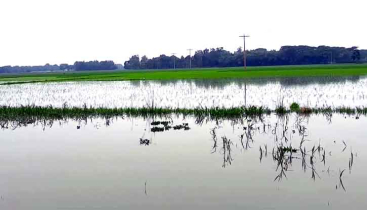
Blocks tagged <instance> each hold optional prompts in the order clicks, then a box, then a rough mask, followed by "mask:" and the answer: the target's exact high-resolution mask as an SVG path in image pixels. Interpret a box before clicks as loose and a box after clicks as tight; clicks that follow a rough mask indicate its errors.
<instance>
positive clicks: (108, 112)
mask: <svg viewBox="0 0 367 210" xmlns="http://www.w3.org/2000/svg"><path fill="white" fill-rule="evenodd" d="M272 113H275V114H278V115H279V114H287V113H298V114H300V115H309V114H327V115H332V114H333V113H339V114H347V115H367V108H350V107H340V108H330V107H328V108H305V107H301V108H300V109H299V110H298V111H292V110H288V109H285V108H284V107H281V108H277V109H276V110H270V109H268V108H264V107H255V106H251V107H247V108H246V107H234V108H197V109H179V108H178V109H170V108H112V109H111V108H93V107H89V108H88V107H86V106H85V107H84V108H77V107H66V106H64V107H62V108H55V107H51V106H49V107H38V106H21V107H9V106H1V107H0V122H6V121H17V122H20V123H21V124H31V123H34V122H35V121H40V120H65V119H74V120H81V119H87V118H95V117H101V118H113V117H144V118H148V117H167V118H169V117H170V116H171V115H183V116H193V117H195V118H197V119H202V120H204V119H210V120H216V119H241V118H244V117H246V116H262V115H269V114H272Z"/></svg>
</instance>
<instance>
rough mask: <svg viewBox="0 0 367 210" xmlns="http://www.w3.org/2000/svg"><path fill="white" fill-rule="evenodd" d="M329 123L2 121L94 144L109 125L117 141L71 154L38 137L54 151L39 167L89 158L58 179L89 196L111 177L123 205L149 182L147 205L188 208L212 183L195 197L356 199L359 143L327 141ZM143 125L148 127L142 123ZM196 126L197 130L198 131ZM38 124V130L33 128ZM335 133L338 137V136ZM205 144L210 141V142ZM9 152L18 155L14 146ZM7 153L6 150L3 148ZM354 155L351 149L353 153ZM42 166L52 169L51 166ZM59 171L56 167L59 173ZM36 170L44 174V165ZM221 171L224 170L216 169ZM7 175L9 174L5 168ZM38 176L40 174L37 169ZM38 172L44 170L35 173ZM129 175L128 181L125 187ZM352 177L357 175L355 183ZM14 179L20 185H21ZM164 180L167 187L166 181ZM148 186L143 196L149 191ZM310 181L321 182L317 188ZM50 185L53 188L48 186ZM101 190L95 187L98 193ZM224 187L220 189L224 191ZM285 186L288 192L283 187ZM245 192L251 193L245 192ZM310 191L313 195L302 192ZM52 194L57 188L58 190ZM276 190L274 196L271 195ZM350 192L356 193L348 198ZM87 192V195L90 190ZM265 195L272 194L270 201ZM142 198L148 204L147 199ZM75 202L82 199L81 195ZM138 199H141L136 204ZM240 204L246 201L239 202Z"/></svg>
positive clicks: (305, 119) (282, 119)
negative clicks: (324, 195)
mask: <svg viewBox="0 0 367 210" xmlns="http://www.w3.org/2000/svg"><path fill="white" fill-rule="evenodd" d="M316 117H319V118H320V119H318V120H316V121H315V120H314V121H312V119H314V118H316ZM329 117H330V119H328V118H326V117H322V116H316V115H312V116H305V115H296V114H288V115H282V116H276V115H271V116H261V117H247V118H243V119H237V120H235V121H227V120H217V121H210V120H209V119H207V118H205V119H191V118H182V117H180V116H178V117H175V116H171V117H170V118H169V119H168V118H167V119H157V118H154V119H141V118H140V119H135V118H134V119H129V118H125V119H122V118H111V119H100V120H97V119H84V120H79V121H77V122H75V121H73V120H67V119H65V120H61V121H52V120H50V121H47V120H39V121H38V120H33V121H24V120H20V121H17V119H12V120H11V121H9V120H2V121H1V123H0V124H1V125H2V126H1V128H2V129H3V130H2V131H3V132H6V131H8V130H10V129H12V130H14V131H11V133H10V134H8V135H15V134H18V133H19V134H21V132H25V131H27V130H32V131H33V130H35V129H37V128H38V127H41V128H42V129H43V130H44V133H47V131H52V132H53V131H54V130H57V129H58V126H55V125H60V127H61V129H60V130H61V131H59V132H62V133H66V132H65V130H63V127H64V126H65V127H66V126H67V124H72V129H73V130H70V131H69V132H71V133H73V132H75V133H81V134H80V135H81V136H87V138H85V139H84V143H85V142H90V141H92V142H93V141H94V139H93V138H94V137H93V135H95V134H96V132H95V133H93V132H94V131H96V130H98V129H103V128H102V127H103V126H104V127H106V128H105V129H108V133H109V135H110V134H113V133H114V132H115V133H116V134H117V135H116V136H113V135H111V136H110V137H109V138H108V140H107V141H100V140H95V145H94V146H95V148H93V147H92V146H91V145H89V144H86V145H84V144H82V142H83V141H82V140H79V139H78V140H75V139H73V140H71V141H70V142H71V143H70V145H67V146H66V152H65V151H63V152H65V153H63V152H58V151H57V150H54V148H53V147H58V145H59V144H60V142H64V141H67V140H68V138H67V137H63V138H61V139H59V141H58V140H54V139H49V140H47V141H43V142H42V143H41V144H37V138H38V137H41V136H42V133H40V134H38V135H37V138H31V141H29V142H30V144H31V145H32V144H36V146H35V147H37V148H38V147H39V145H42V146H43V144H51V145H52V146H50V145H48V146H49V147H47V150H45V149H42V150H41V151H43V152H45V155H43V156H41V158H40V159H39V160H38V159H35V162H37V160H38V161H42V159H43V158H45V159H47V160H48V161H51V162H52V161H55V164H57V166H59V161H60V162H63V161H65V162H63V164H64V165H65V168H66V169H65V170H66V171H69V170H70V167H71V166H70V165H72V164H76V165H78V164H77V163H79V161H81V160H83V159H84V158H86V157H88V158H91V162H92V164H91V165H88V166H84V165H83V164H81V165H78V167H80V168H81V169H80V170H79V169H77V167H75V166H73V167H75V168H74V169H73V170H74V171H75V172H73V173H75V174H68V173H67V174H66V175H65V174H64V175H62V176H61V178H60V177H58V179H57V180H61V181H60V182H61V183H62V184H64V183H69V184H70V183H72V184H73V185H74V184H76V185H81V187H80V186H79V187H80V188H81V189H82V190H83V187H84V190H85V189H87V190H89V189H90V188H91V189H96V188H103V186H100V185H98V184H96V183H99V182H102V184H104V182H105V180H109V179H110V178H111V179H112V180H113V181H111V182H113V184H112V185H113V186H112V188H113V189H115V188H118V189H120V188H121V189H122V190H121V191H118V192H117V193H116V195H117V197H118V199H117V203H118V202H120V201H121V199H123V198H121V197H122V196H121V195H120V194H121V193H122V191H123V192H125V193H126V194H124V195H125V196H128V194H129V193H130V191H131V192H132V193H131V194H132V195H131V196H137V194H138V193H136V192H135V191H134V189H139V192H140V193H141V194H143V195H144V196H146V195H148V193H147V182H146V180H149V192H150V193H149V196H146V197H144V199H148V198H149V197H153V196H154V199H161V200H162V198H166V197H168V196H169V194H172V193H173V194H175V193H177V194H175V195H176V196H181V197H180V198H182V201H183V202H185V203H189V201H190V199H191V197H188V196H190V194H191V193H193V192H196V191H197V190H199V189H198V188H200V189H202V188H203V187H202V186H204V184H202V182H205V181H208V182H205V185H206V187H207V188H208V189H204V190H203V191H200V192H198V194H195V196H196V197H200V196H204V197H205V196H206V193H209V192H208V191H213V192H216V193H218V195H221V196H223V195H226V194H230V196H229V197H226V198H227V199H230V198H231V197H232V196H239V197H241V198H242V196H244V195H245V196H249V195H248V194H245V192H244V191H248V189H251V193H259V194H258V195H259V199H265V201H268V200H267V199H271V198H268V197H271V196H270V195H272V194H276V193H280V194H284V195H287V192H288V191H291V192H292V193H295V194H296V195H297V196H299V197H302V196H306V198H307V196H310V195H307V193H308V191H307V190H310V189H311V188H313V187H314V188H315V189H314V190H315V192H317V191H318V190H324V191H327V190H328V189H330V190H329V191H328V192H330V191H333V192H335V193H342V195H341V196H344V195H345V196H347V194H351V195H355V194H353V193H355V192H354V191H355V190H356V189H354V188H358V185H356V184H355V183H356V182H357V183H358V182H360V183H362V184H363V180H361V179H360V177H359V176H361V171H359V170H361V169H360V168H361V167H356V166H358V165H356V157H357V154H356V153H355V152H356V151H352V150H351V147H352V146H354V143H355V142H354V143H353V142H351V141H350V139H349V140H348V139H343V138H340V139H339V138H338V139H325V135H324V136H322V134H324V133H325V131H324V130H322V129H319V127H320V125H330V126H331V125H332V124H329V123H331V122H332V121H331V116H329ZM333 117H335V118H336V119H334V118H333V124H334V123H338V122H340V119H343V120H344V117H343V116H338V115H336V116H333ZM352 119H353V120H354V121H355V122H356V123H360V121H361V120H358V121H357V120H355V119H354V118H353V117H351V118H348V119H345V120H352ZM129 120H130V121H131V128H128V129H126V127H127V126H128V125H129V124H130V122H128V123H126V124H124V125H125V126H120V127H119V126H115V124H118V125H120V124H119V123H120V122H121V121H123V122H126V121H129ZM334 121H335V122H334ZM137 122H141V123H140V124H139V123H137ZM195 122H196V125H194V123H195ZM73 123H74V124H73ZM76 124H77V125H78V126H80V129H79V130H77V129H76V128H75V126H76ZM87 125H89V126H93V127H95V128H98V129H93V127H92V129H88V128H89V127H88V126H87ZM189 125H190V129H185V128H189ZM33 126H34V127H35V128H32V127H33ZM168 127H171V129H168ZM174 127H177V129H174ZM153 128H163V130H164V132H155V130H152V129H153ZM166 128H167V129H166ZM178 128H179V129H178ZM114 129H115V131H114ZM124 129H125V130H124ZM334 129H335V130H334V131H337V129H336V128H334ZM122 130H123V132H122ZM105 131H106V130H103V132H101V133H100V135H101V136H103V137H104V136H105V134H106V132H105ZM41 132H43V131H41ZM52 132H49V133H52ZM340 132H341V130H340ZM132 134H136V135H132ZM142 134H143V135H142ZM328 135H332V133H330V134H328ZM205 138H206V140H207V142H205ZM203 139H204V141H203ZM130 140H131V141H130ZM153 141H154V142H153ZM334 141H335V142H334ZM101 142H104V143H105V144H106V145H105V147H101V145H102V143H101ZM113 142H115V143H116V142H118V144H116V145H119V146H117V147H116V146H112V145H115V144H113ZM2 143H3V142H2ZM19 143H24V142H19ZM79 144H80V145H79ZM76 145H79V146H80V148H77V147H78V146H76ZM92 145H93V144H92ZM42 146H41V147H42ZM83 146H86V147H83ZM88 146H90V147H92V148H93V149H92V150H91V151H90V153H83V155H80V154H79V152H81V153H82V152H83V151H85V150H87V149H88V148H89V147H88ZM8 147H9V148H10V149H11V146H8ZM0 148H6V147H4V146H3V147H0ZM31 148H32V147H31ZM76 148H77V149H76ZM353 148H355V147H353ZM6 149H8V148H6ZM34 150H35V149H34ZM48 150H50V152H48ZM73 150H75V153H76V154H77V155H76V158H75V159H73V158H72V157H71V155H70V153H69V152H70V151H73ZM4 151H6V150H3V151H2V152H3V153H1V154H4ZM20 151H21V150H20ZM27 151H28V150H27ZM29 151H32V149H29ZM103 151H105V152H106V153H108V154H109V155H110V153H112V154H114V155H111V158H108V156H107V155H105V156H104V155H101V154H100V153H103ZM122 151H123V152H122ZM348 151H350V153H349V152H348ZM36 152H37V150H36V151H34V153H36ZM126 153H130V155H126V156H124V155H125V154H126ZM15 155H16V154H15ZM28 155H29V156H30V158H33V159H34V154H33V151H32V152H29V154H28V152H27V154H26V156H27V157H26V158H28ZM32 155H33V156H32ZM7 156H9V154H6V155H3V156H1V160H2V161H3V162H2V164H1V165H6V163H7V162H6V161H9V162H10V163H14V162H16V163H15V164H17V161H18V160H17V159H16V158H14V159H15V161H14V162H12V156H11V155H10V158H9V157H7ZM157 157H162V158H157ZM6 158H8V159H6ZM33 159H32V161H33ZM361 159H363V158H358V164H360V162H361ZM26 160H28V159H26ZM347 161H348V163H347ZM25 162H26V163H25V165H26V166H27V167H28V164H30V163H29V162H27V161H25ZM42 163H43V164H45V163H44V162H42ZM69 164H70V165H69ZM101 165H102V166H103V167H106V169H105V170H106V171H103V172H101V171H98V167H101ZM121 165H123V169H121V171H119V172H115V171H114V170H117V169H116V168H121ZM46 166H47V164H46V165H41V164H40V165H38V167H40V168H41V169H39V170H41V171H42V173H43V170H46V169H45V168H46ZM61 166H62V164H61ZM116 166H117V167H116ZM9 167H10V169H11V170H15V169H13V166H9ZM53 167H54V166H52V167H51V168H53ZM14 168H16V169H17V170H18V168H21V167H14ZM35 168H36V169H37V167H35ZM88 168H91V171H93V172H92V173H91V174H94V170H95V169H97V172H96V173H97V175H96V176H97V177H102V178H100V179H97V178H95V177H93V178H91V177H90V176H92V175H90V174H89V173H84V170H87V169H88ZM216 168H219V169H220V170H219V169H218V170H216ZM10 169H9V170H10ZM3 170H4V171H6V170H5V169H3ZM27 170H31V169H27ZM33 170H35V169H34V168H33ZM144 170H146V171H147V172H146V174H145V175H142V174H143V172H142V171H144ZM348 171H349V174H348ZM58 172H59V171H58V169H57V170H56V171H52V173H51V175H50V176H51V177H52V176H57V174H58ZM32 173H36V172H34V171H33V172H32ZM98 173H99V174H98ZM352 173H353V174H352ZM102 175H103V176H102ZM349 175H350V176H349ZM362 175H363V173H362ZM0 176H4V174H0ZM104 176H105V177H107V178H105V177H104ZM124 176H127V177H128V178H126V179H125V180H123V181H121V179H122V178H123V177H124ZM64 177H68V178H69V179H71V178H70V177H77V178H78V179H77V180H76V181H75V182H72V181H69V180H63V178H64ZM223 177H231V179H232V178H233V177H234V178H233V182H234V183H235V184H234V183H232V182H230V181H228V180H226V181H225V182H218V181H217V180H219V179H218V178H223ZM350 177H353V179H351V178H350ZM354 178H355V179H354ZM9 179H10V180H11V181H12V182H15V183H17V182H16V181H17V179H14V180H13V179H12V178H9ZM18 179H19V178H18ZM51 179H52V180H53V179H54V178H53V177H52V178H51ZM65 179H66V178H65ZM84 180H87V181H84ZM157 180H163V181H161V182H158V181H157ZM177 180H179V181H177ZM203 180H204V181H203ZM238 180H240V181H238ZM244 180H245V181H244ZM294 180H296V181H294ZM119 182H121V183H123V184H122V186H118V183H119ZM144 182H145V184H144V191H143V189H142V186H143V183H144ZM250 182H253V183H250ZM310 182H311V183H316V184H315V185H312V184H310ZM130 183H133V184H134V185H133V186H132V187H131V186H130V188H128V190H125V187H126V186H125V185H129V184H130ZM136 183H137V184H136ZM213 183H214V184H213ZM299 183H303V184H299ZM353 183H354V185H353ZM0 184H1V179H0ZM83 184H84V185H83ZM102 184H101V185H102ZM135 184H136V185H135ZM241 184H243V185H241ZM45 185H47V183H46V184H45ZM94 185H96V186H94ZM115 185H116V186H115ZM237 185H239V186H238V188H236V187H237ZM292 185H294V186H292ZM306 185H309V186H306ZM93 186H94V187H95V188H93ZM137 186H138V187H137ZM176 186H178V187H176ZM193 186H194V187H193ZM196 186H198V188H195V187H196ZM217 186H218V188H216V187H217ZM264 186H265V187H264ZM283 186H284V187H285V188H283V189H278V188H281V187H283ZM315 186H316V187H315ZM119 187H120V188H119ZM190 187H191V188H190ZM286 187H287V188H286ZM45 188H47V187H45ZM112 188H111V189H112ZM233 188H235V190H233V192H232V189H233ZM273 188H276V190H274V191H271V189H273ZM297 188H300V189H301V190H298V189H297ZM111 189H108V190H111ZM171 189H172V190H171ZM221 189H228V191H226V190H224V191H221ZM241 189H242V190H243V191H241ZM303 189H304V190H305V191H306V192H302V190H303ZM50 190H55V189H52V188H51V189H50ZM57 190H59V191H60V192H61V193H62V196H65V191H62V190H63V188H61V187H60V188H57V189H56V190H55V191H57ZM82 190H81V191H82ZM108 190H105V191H103V193H106V192H110V191H108ZM129 190H130V191H129ZM185 190H186V191H187V192H186V191H185ZM206 190H208V191H206ZM236 190H237V191H236ZM269 190H270V191H271V192H269ZM292 190H293V191H292ZM111 191H112V190H111ZM347 191H348V193H345V192H347ZM83 192H84V193H85V192H86V191H83ZM153 192H154V193H153ZM229 192H230V193H229ZM0 193H1V189H0ZM37 193H40V190H38V191H37ZM87 193H90V194H91V195H92V196H93V197H94V194H93V193H95V192H94V191H93V192H90V191H88V192H87ZM134 193H135V194H134ZM267 193H269V194H267ZM112 194H113V193H111V195H112ZM310 194H312V193H310ZM26 195H28V194H26ZM262 195H267V196H264V198H263V197H262ZM23 196H24V195H23ZM79 196H80V195H79ZM185 196H186V197H185ZM288 196H289V195H288ZM334 196H335V195H334ZM76 197H77V196H76ZM330 197H331V196H330ZM139 198H140V199H141V197H139ZM200 198H201V197H200ZM246 198H248V200H251V199H250V198H253V197H251V195H250V197H246ZM337 198H338V197H336V199H337ZM70 199H71V200H72V199H75V197H72V198H70ZM131 199H132V200H133V198H131ZM279 199H280V198H279ZM328 199H329V198H328ZM66 200H67V199H66ZM137 200H138V204H137V206H138V205H142V204H141V203H140V202H143V201H142V200H139V199H138V198H137ZM161 200H160V201H161ZM164 200H166V199H164ZM82 201H83V200H82ZM124 201H126V200H124ZM144 201H145V200H144ZM236 201H237V202H239V200H236ZM92 202H93V201H92ZM115 202H116V201H115ZM172 202H173V201H172ZM253 202H254V203H255V204H254V205H256V204H257V205H260V204H259V203H258V202H259V201H258V200H255V201H253ZM273 202H275V201H273ZM336 202H337V201H335V203H336ZM358 202H360V203H362V204H363V202H364V201H361V200H358ZM325 203H327V202H325ZM150 204H151V203H150ZM216 204H217V203H216ZM292 204H293V203H292ZM0 205H1V204H0ZM261 205H262V204H261ZM144 207H149V205H144ZM44 209H46V208H44ZM154 209H159V208H154ZM216 209H218V208H216ZM293 209H294V208H293ZM321 209H322V208H321Z"/></svg>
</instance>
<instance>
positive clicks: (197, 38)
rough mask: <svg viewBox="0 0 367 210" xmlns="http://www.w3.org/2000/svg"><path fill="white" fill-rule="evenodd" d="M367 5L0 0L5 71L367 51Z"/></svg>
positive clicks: (348, 0)
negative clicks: (192, 56) (318, 50)
mask: <svg viewBox="0 0 367 210" xmlns="http://www.w3.org/2000/svg"><path fill="white" fill-rule="evenodd" d="M366 8H367V1H366V0H0V66H3V65H44V64H46V63H50V64H60V63H69V64H72V63H74V61H76V60H79V61H80V60H86V61H87V60H113V61H115V62H116V63H123V62H124V61H126V60H127V59H128V58H129V57H130V56H131V55H134V54H139V55H141V56H142V55H147V56H148V57H152V56H158V55H160V54H166V55H170V54H171V53H177V55H179V56H180V55H186V54H187V53H188V52H187V49H188V48H193V49H196V50H198V49H203V48H212V47H224V48H225V49H228V50H230V51H234V50H236V49H237V48H238V47H239V46H241V45H242V40H241V39H240V38H239V35H241V34H243V33H247V34H249V35H250V36H251V37H250V38H249V39H248V45H247V47H248V49H255V48H260V47H262V48H267V49H279V47H280V46H283V45H312V46H318V45H331V46H345V47H351V46H359V47H360V48H367V29H366V28H367V18H366V16H365V12H366Z"/></svg>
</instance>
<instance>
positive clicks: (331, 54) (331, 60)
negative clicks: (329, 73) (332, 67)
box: [330, 51, 333, 64]
mask: <svg viewBox="0 0 367 210" xmlns="http://www.w3.org/2000/svg"><path fill="white" fill-rule="evenodd" d="M330 64H333V51H331V52H330Z"/></svg>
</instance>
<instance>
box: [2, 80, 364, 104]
mask: <svg viewBox="0 0 367 210" xmlns="http://www.w3.org/2000/svg"><path fill="white" fill-rule="evenodd" d="M366 87H367V77H358V76H356V77H306V78H280V79H279V78H278V79H255V80H254V79H253V80H244V79H242V80H241V79H229V80H184V81H119V82H110V81H109V82H65V83H33V84H18V85H2V86H1V88H0V105H6V106H21V105H37V106H48V105H52V106H54V107H62V106H64V105H68V106H73V107H74V106H75V107H83V106H84V105H86V106H87V107H90V106H92V107H108V108H115V107H119V108H121V107H152V106H154V107H170V108H198V107H208V108H209V107H226V108H229V107H238V106H245V105H255V106H265V107H268V108H270V109H274V108H275V107H276V106H277V105H279V104H282V103H283V104H284V105H286V106H289V105H290V104H291V103H293V102H297V103H299V104H300V105H301V106H309V107H324V106H327V107H340V106H351V107H359V106H365V105H366V104H367V95H366Z"/></svg>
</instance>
